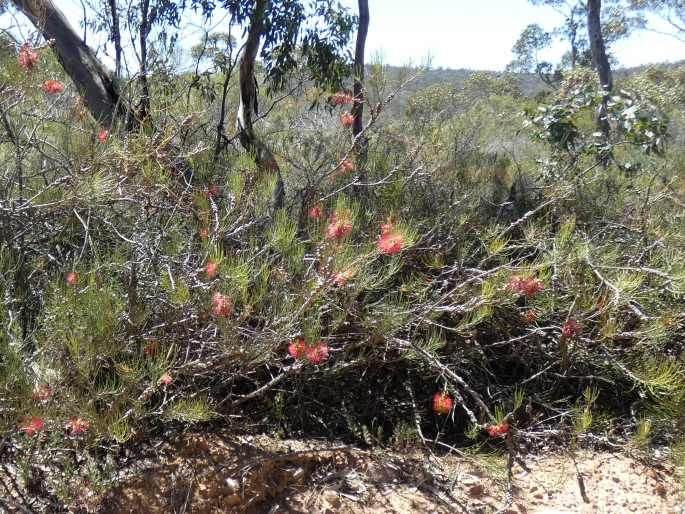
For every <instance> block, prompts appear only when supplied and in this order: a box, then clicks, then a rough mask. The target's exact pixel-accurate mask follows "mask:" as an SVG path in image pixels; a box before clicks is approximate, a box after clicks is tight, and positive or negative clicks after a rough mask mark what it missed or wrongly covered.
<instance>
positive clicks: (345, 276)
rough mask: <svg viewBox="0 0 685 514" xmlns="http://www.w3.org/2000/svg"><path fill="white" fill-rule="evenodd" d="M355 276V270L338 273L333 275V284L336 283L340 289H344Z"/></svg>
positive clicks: (349, 269)
mask: <svg viewBox="0 0 685 514" xmlns="http://www.w3.org/2000/svg"><path fill="white" fill-rule="evenodd" d="M354 274H355V273H354V270H353V269H351V268H348V269H346V270H343V271H338V272H337V273H335V274H333V282H335V284H336V285H337V286H338V287H344V286H346V285H347V283H348V282H349V281H350V279H352V278H354Z"/></svg>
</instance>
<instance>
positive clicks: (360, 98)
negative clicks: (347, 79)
mask: <svg viewBox="0 0 685 514" xmlns="http://www.w3.org/2000/svg"><path fill="white" fill-rule="evenodd" d="M358 1H359V27H358V28H357V42H356V44H355V48H354V86H353V92H354V104H353V105H352V116H354V122H353V124H352V138H353V141H354V152H355V154H356V160H357V169H358V170H359V174H358V178H359V180H360V182H366V181H367V173H366V161H367V156H368V148H369V141H368V139H367V137H366V136H365V135H364V134H362V130H363V129H364V119H363V118H364V71H365V63H364V51H365V48H366V35H367V34H368V32H369V1H368V0H358Z"/></svg>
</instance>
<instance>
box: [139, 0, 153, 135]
mask: <svg viewBox="0 0 685 514" xmlns="http://www.w3.org/2000/svg"><path fill="white" fill-rule="evenodd" d="M151 25H152V22H151V20H150V0H143V4H142V6H141V8H140V34H139V36H140V79H139V81H140V87H141V90H142V95H141V97H140V109H139V110H138V119H139V120H140V121H141V123H142V122H144V121H145V120H146V119H147V117H148V114H149V113H150V85H149V84H148V80H147V38H148V35H149V34H150V27H151Z"/></svg>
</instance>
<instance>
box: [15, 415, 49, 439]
mask: <svg viewBox="0 0 685 514" xmlns="http://www.w3.org/2000/svg"><path fill="white" fill-rule="evenodd" d="M44 427H45V422H44V421H43V420H42V419H40V418H38V417H36V416H30V417H26V418H24V419H23V420H22V422H21V423H20V424H19V430H21V431H22V432H24V433H25V434H26V435H27V436H29V437H33V436H34V435H36V434H37V433H38V432H40V431H41V430H43V428H44Z"/></svg>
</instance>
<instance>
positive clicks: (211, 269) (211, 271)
mask: <svg viewBox="0 0 685 514" xmlns="http://www.w3.org/2000/svg"><path fill="white" fill-rule="evenodd" d="M205 272H206V273H207V278H214V277H215V276H216V274H217V273H219V263H218V262H215V261H209V262H208V263H207V266H206V267H205Z"/></svg>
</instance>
